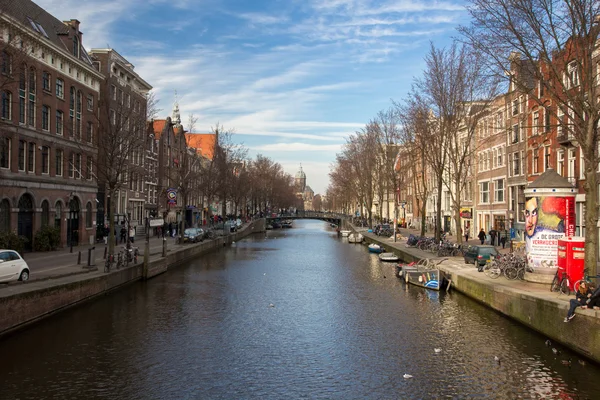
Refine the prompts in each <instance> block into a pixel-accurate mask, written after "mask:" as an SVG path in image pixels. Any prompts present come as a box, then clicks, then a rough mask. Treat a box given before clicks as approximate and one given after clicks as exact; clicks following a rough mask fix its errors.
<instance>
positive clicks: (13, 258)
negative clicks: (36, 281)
mask: <svg viewBox="0 0 600 400" xmlns="http://www.w3.org/2000/svg"><path fill="white" fill-rule="evenodd" d="M17 280H19V281H26V280H29V266H28V265H27V262H25V260H23V257H21V255H20V254H19V253H17V252H16V251H14V250H0V282H8V281H17Z"/></svg>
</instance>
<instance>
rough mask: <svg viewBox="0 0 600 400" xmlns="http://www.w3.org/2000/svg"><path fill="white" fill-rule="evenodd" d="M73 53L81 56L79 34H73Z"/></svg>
mask: <svg viewBox="0 0 600 400" xmlns="http://www.w3.org/2000/svg"><path fill="white" fill-rule="evenodd" d="M73 55H74V56H75V57H79V39H78V38H77V36H73Z"/></svg>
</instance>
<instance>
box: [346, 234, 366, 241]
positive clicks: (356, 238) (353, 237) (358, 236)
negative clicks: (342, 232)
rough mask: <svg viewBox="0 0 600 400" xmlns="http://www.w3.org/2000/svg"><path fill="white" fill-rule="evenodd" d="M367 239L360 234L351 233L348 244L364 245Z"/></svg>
mask: <svg viewBox="0 0 600 400" xmlns="http://www.w3.org/2000/svg"><path fill="white" fill-rule="evenodd" d="M363 240H365V237H364V236H363V235H362V234H360V233H356V232H355V233H351V234H349V235H348V243H362V242H363Z"/></svg>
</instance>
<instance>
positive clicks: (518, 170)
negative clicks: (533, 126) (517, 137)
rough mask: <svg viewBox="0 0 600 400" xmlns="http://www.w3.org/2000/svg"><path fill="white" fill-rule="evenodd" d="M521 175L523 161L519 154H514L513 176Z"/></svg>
mask: <svg viewBox="0 0 600 400" xmlns="http://www.w3.org/2000/svg"><path fill="white" fill-rule="evenodd" d="M520 173H521V160H520V158H519V152H516V153H513V176H518V175H519V174H520Z"/></svg>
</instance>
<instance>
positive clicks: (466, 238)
mask: <svg viewBox="0 0 600 400" xmlns="http://www.w3.org/2000/svg"><path fill="white" fill-rule="evenodd" d="M468 241H469V229H465V243H467V242H468Z"/></svg>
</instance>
